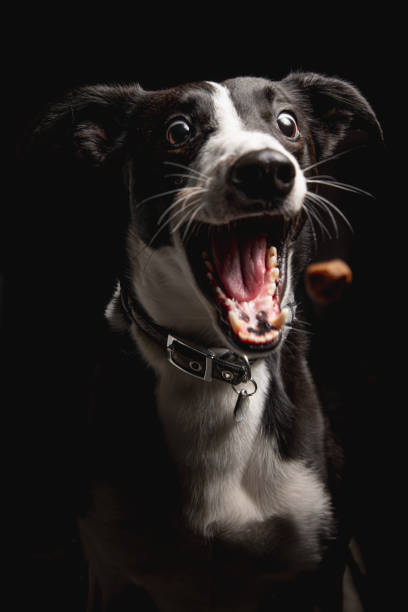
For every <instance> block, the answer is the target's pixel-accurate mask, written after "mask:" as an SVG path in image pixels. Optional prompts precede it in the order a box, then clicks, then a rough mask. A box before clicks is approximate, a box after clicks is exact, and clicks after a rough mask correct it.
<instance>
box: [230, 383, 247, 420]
mask: <svg viewBox="0 0 408 612" xmlns="http://www.w3.org/2000/svg"><path fill="white" fill-rule="evenodd" d="M249 398H250V395H249V394H248V391H247V390H246V389H241V391H240V392H239V393H238V397H237V401H236V403H235V408H234V419H235V420H236V422H237V423H239V422H240V421H243V420H244V417H245V413H246V411H247V409H248V405H249Z"/></svg>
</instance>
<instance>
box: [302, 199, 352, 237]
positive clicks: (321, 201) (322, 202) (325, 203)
mask: <svg viewBox="0 0 408 612" xmlns="http://www.w3.org/2000/svg"><path fill="white" fill-rule="evenodd" d="M308 197H311V198H312V199H313V200H314V201H315V202H316V204H318V205H319V204H320V205H321V206H323V207H324V208H325V209H326V211H327V212H329V209H328V208H327V207H328V206H329V207H330V208H332V209H333V210H334V211H335V212H336V213H337V214H338V215H339V217H341V218H342V219H343V221H344V222H345V224H346V225H347V226H348V228H349V230H350V231H351V233H352V234H353V233H354V230H353V227H352V225H351V223H350V221H349V220H348V219H347V217H346V216H345V215H344V214H343V213H342V212H341V210H340V209H339V208H338V207H337V206H336V205H335V204H333V202H330V200H328V199H327V198H325V197H323V196H322V195H320V194H319V195H318V194H317V193H310V192H308Z"/></svg>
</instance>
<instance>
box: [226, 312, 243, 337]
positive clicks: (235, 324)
mask: <svg viewBox="0 0 408 612" xmlns="http://www.w3.org/2000/svg"><path fill="white" fill-rule="evenodd" d="M228 319H229V322H230V324H231V327H232V329H233V330H234V332H235V333H238V332H239V331H240V330H241V329H242V327H243V323H242V321H241V320H240V319H239V317H238V316H237V315H236V314H235V312H234V311H233V310H230V311H229V312H228Z"/></svg>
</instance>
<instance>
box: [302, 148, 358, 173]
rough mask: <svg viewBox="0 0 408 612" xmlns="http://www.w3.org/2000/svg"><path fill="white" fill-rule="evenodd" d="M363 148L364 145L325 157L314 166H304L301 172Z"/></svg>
mask: <svg viewBox="0 0 408 612" xmlns="http://www.w3.org/2000/svg"><path fill="white" fill-rule="evenodd" d="M364 146H365V145H360V146H358V147H352V148H351V149H345V150H344V151H340V153H335V154H334V155H330V156H329V157H325V159H321V160H320V161H318V162H316V163H314V164H310V166H306V168H302V170H303V172H308V170H311V169H312V168H317V166H321V164H325V163H326V162H329V161H332V160H333V159H337V158H339V157H342V156H343V155H347V153H352V152H353V151H357V150H358V149H361V148H362V147H364Z"/></svg>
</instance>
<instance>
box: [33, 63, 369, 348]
mask: <svg viewBox="0 0 408 612" xmlns="http://www.w3.org/2000/svg"><path fill="white" fill-rule="evenodd" d="M61 126H64V131H65V133H66V134H70V136H71V142H72V143H73V145H74V147H73V148H74V150H75V151H76V153H77V154H78V155H79V156H80V157H81V159H82V160H83V161H84V162H86V161H87V160H88V161H90V162H91V163H92V164H93V165H97V166H104V165H109V166H110V167H116V168H117V169H118V170H119V169H120V170H121V172H122V176H123V179H124V181H125V185H126V188H127V190H128V196H129V206H130V214H129V230H128V238H127V241H128V242H127V253H128V261H127V270H126V272H124V274H126V276H127V282H128V283H129V286H130V287H131V291H133V292H134V296H135V298H136V299H137V300H138V301H139V303H140V304H141V305H142V307H143V308H144V309H145V310H146V311H147V312H148V314H149V315H150V317H151V318H152V319H153V320H154V321H155V322H156V323H157V324H159V325H161V326H163V327H165V328H167V329H169V330H171V331H172V332H173V333H175V334H178V335H179V336H181V337H184V338H190V339H192V340H195V341H196V342H198V343H202V344H206V345H207V346H209V345H210V346H228V347H230V348H232V349H233V350H235V351H237V352H244V353H245V354H251V353H259V352H265V351H268V350H270V349H272V348H274V347H275V346H277V345H278V343H279V340H280V339H281V337H282V330H283V329H284V324H285V313H286V311H285V306H286V304H287V303H289V302H290V301H291V300H292V299H293V288H294V283H295V282H296V278H295V276H296V274H295V273H294V268H296V267H298V266H293V261H294V259H296V257H297V256H298V252H299V250H298V249H296V248H294V245H298V244H299V241H302V240H306V238H307V225H308V218H307V216H305V212H307V211H306V210H305V206H304V204H305V198H306V196H307V194H308V191H310V190H308V180H307V178H306V176H305V171H306V170H311V169H312V167H313V166H315V164H316V163H318V162H319V161H320V160H322V159H325V158H327V157H328V156H330V155H331V154H332V153H333V151H335V149H336V147H337V146H338V145H339V143H341V142H342V140H343V139H344V138H345V136H346V135H347V134H348V133H349V131H350V130H355V129H358V130H364V131H365V132H366V133H368V134H371V135H374V137H375V138H378V137H379V136H381V130H380V128H379V125H378V122H377V120H376V118H375V115H374V113H373V111H372V109H371V107H370V106H369V104H368V102H367V101H366V100H365V99H364V98H363V97H362V96H361V94H360V93H359V92H358V91H357V90H356V89H355V88H354V87H353V86H351V85H350V84H348V83H345V82H343V81H340V80H338V79H332V78H326V77H323V76H320V75H316V74H308V73H294V74H291V75H289V76H288V77H287V78H286V79H284V80H282V81H280V82H272V81H269V80H266V79H262V78H236V79H232V80H228V81H225V82H224V83H222V84H216V83H211V82H204V83H194V84H191V85H185V86H180V87H176V88H173V89H169V90H165V91H155V92H148V91H144V90H143V89H142V88H140V87H139V86H127V87H118V86H112V87H111V86H96V87H87V88H82V89H80V90H78V91H76V92H73V93H72V95H71V97H70V99H69V101H68V102H64V103H62V104H60V105H57V106H56V107H54V108H53V110H52V112H51V113H50V115H48V117H47V118H46V119H45V120H44V122H43V123H42V125H41V126H40V128H39V131H40V132H48V133H50V132H51V133H55V132H56V131H57V130H59V131H61ZM305 220H306V223H304V222H305Z"/></svg>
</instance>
